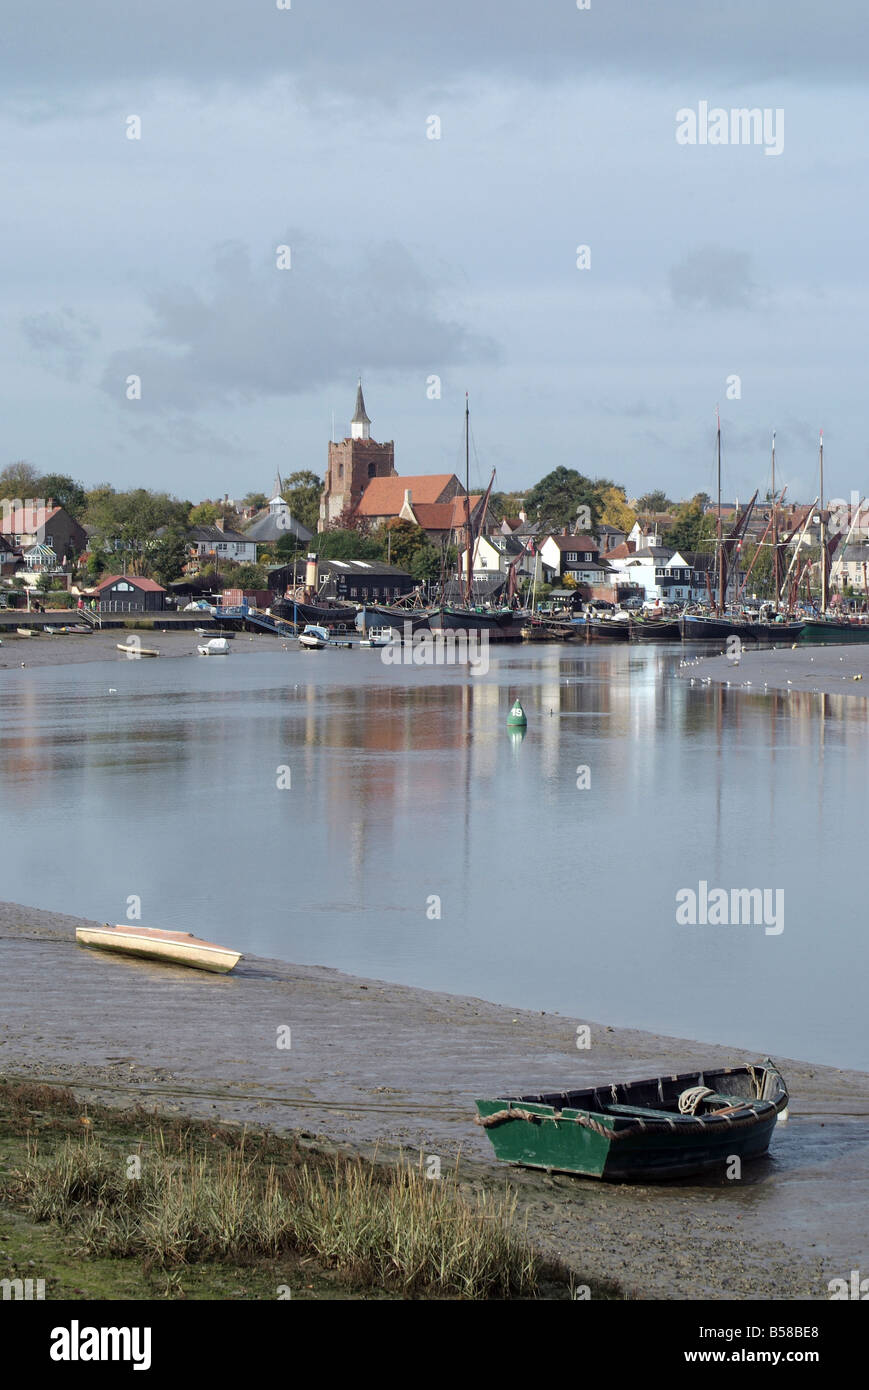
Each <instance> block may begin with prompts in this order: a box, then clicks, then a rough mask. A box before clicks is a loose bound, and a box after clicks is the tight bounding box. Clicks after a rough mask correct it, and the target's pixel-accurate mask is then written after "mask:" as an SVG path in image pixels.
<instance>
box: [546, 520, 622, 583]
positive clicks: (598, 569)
mask: <svg viewBox="0 0 869 1390" xmlns="http://www.w3.org/2000/svg"><path fill="white" fill-rule="evenodd" d="M599 551H600V547H599V546H598V543H597V541H596V540H595V539H594V537H593V536H570V535H568V534H567V533H566V532H565V533H564V534H563V535H560V536H556V535H549V536H547V537H546V539H545V540H544V541H543V543H542V544H541V545H540V556H541V559H542V560H543V563H544V565H545V566H546V568H547V569H548V570H549V571H550V573H551V574H552V575H553V576H554V577H555V578H556V579H561V580H564V579H566V578H568V576H569V577H570V578H571V579H573V580H574V582H575V583H577V584H589V585H592V584H600V583H601V582H602V579H603V576H604V574H605V573H606V571H607V569H608V565H606V564H602V563H601V561H600V558H599Z"/></svg>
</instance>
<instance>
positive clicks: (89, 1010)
mask: <svg viewBox="0 0 869 1390" xmlns="http://www.w3.org/2000/svg"><path fill="white" fill-rule="evenodd" d="M79 921H80V919H76V918H72V917H63V916H60V915H58V914H56V913H51V912H45V911H42V910H39V909H34V908H26V907H22V906H17V905H14V904H9V903H3V904H0V950H2V953H3V954H2V958H3V961H4V965H5V969H4V971H3V978H2V985H0V990H2V1004H0V1017H2V1019H3V1022H4V1031H3V1040H2V1044H0V1057H2V1058H3V1059H4V1067H3V1073H4V1075H6V1076H7V1077H8V1078H10V1079H14V1080H21V1081H25V1080H27V1081H34V1080H39V1081H43V1082H45V1083H49V1084H56V1085H64V1086H69V1087H71V1088H72V1089H73V1090H74V1091H75V1092H76V1094H78V1095H80V1096H85V1097H91V1098H93V1099H95V1100H97V1099H98V1100H100V1101H103V1102H106V1103H109V1104H111V1105H119V1106H123V1105H128V1104H135V1103H139V1104H143V1105H148V1106H153V1107H156V1108H158V1109H160V1110H163V1111H167V1112H169V1113H174V1114H180V1113H183V1114H186V1115H190V1116H192V1117H193V1118H199V1119H203V1118H205V1119H212V1120H218V1119H219V1120H220V1121H221V1122H229V1123H237V1124H248V1125H263V1126H267V1127H269V1128H272V1129H275V1130H278V1131H281V1132H289V1131H292V1130H296V1131H302V1132H303V1133H305V1134H306V1135H309V1136H312V1137H314V1138H316V1139H318V1140H321V1141H323V1142H326V1143H327V1144H331V1145H337V1146H339V1147H341V1148H345V1149H347V1150H349V1151H352V1152H356V1153H361V1154H363V1155H364V1156H366V1157H371V1156H373V1155H374V1153H375V1152H376V1153H378V1154H379V1155H380V1156H381V1157H383V1156H393V1155H397V1153H398V1151H399V1150H400V1149H404V1150H415V1151H419V1150H422V1151H423V1152H424V1153H425V1154H427V1155H431V1154H437V1155H439V1156H440V1157H441V1158H442V1159H443V1160H444V1162H445V1163H449V1162H451V1161H453V1160H454V1159H455V1157H456V1155H461V1164H462V1168H463V1171H464V1172H465V1174H466V1175H467V1174H470V1175H471V1178H472V1180H473V1181H474V1182H475V1183H479V1184H480V1185H481V1186H482V1187H484V1188H487V1189H491V1190H492V1191H496V1190H497V1191H499V1192H503V1190H504V1186H505V1184H506V1185H507V1186H508V1187H509V1188H510V1190H511V1191H513V1192H515V1193H516V1195H517V1197H518V1200H519V1209H520V1212H521V1214H522V1215H523V1216H524V1217H525V1218H526V1219H527V1223H528V1232H529V1235H530V1237H531V1239H532V1241H533V1243H534V1244H535V1245H536V1246H537V1247H538V1248H539V1249H540V1250H541V1251H542V1252H543V1253H544V1254H548V1255H552V1256H554V1257H556V1258H558V1259H561V1260H563V1261H564V1262H565V1263H567V1264H568V1265H570V1266H571V1267H574V1268H576V1269H577V1270H579V1271H585V1272H586V1274H587V1275H588V1276H590V1277H593V1278H595V1279H600V1280H601V1281H602V1282H606V1281H611V1282H615V1283H618V1284H620V1285H621V1286H622V1287H624V1289H625V1291H626V1293H627V1295H628V1296H629V1297H631V1298H690V1297H704V1298H747V1299H752V1298H792V1297H802V1298H826V1297H828V1296H829V1295H828V1292H827V1288H826V1284H827V1281H828V1280H829V1279H830V1278H833V1277H837V1276H841V1275H842V1274H843V1273H844V1275H845V1276H847V1272H848V1270H849V1269H851V1268H856V1267H860V1259H861V1256H862V1259H863V1263H864V1264H866V1263H867V1254H869V1215H866V1216H863V1215H861V1212H866V1213H869V1144H867V1139H869V1075H867V1074H865V1073H861V1072H856V1071H841V1070H837V1069H835V1068H832V1067H820V1066H813V1065H812V1064H810V1063H806V1062H793V1061H787V1060H786V1059H781V1058H777V1059H776V1061H777V1062H778V1064H779V1065H780V1066H781V1067H782V1069H783V1072H784V1074H785V1077H786V1079H787V1081H788V1084H789V1087H790V1090H791V1093H792V1107H791V1116H792V1118H791V1119H790V1120H789V1122H788V1124H787V1125H784V1126H779V1128H778V1130H777V1132H776V1134H775V1135H774V1137H773V1142H772V1147H771V1157H770V1158H769V1159H764V1160H759V1161H758V1162H757V1163H755V1164H752V1165H747V1167H746V1172H745V1176H744V1181H743V1182H742V1183H741V1184H738V1185H737V1184H734V1183H728V1182H726V1181H722V1182H717V1183H710V1182H709V1181H707V1180H704V1181H702V1182H701V1181H699V1180H686V1181H682V1182H678V1183H671V1184H667V1185H666V1186H665V1185H654V1186H653V1185H648V1186H631V1187H624V1186H611V1185H608V1184H600V1183H596V1182H593V1181H589V1180H582V1179H575V1178H571V1177H569V1176H567V1175H563V1174H551V1175H550V1174H546V1173H545V1172H542V1171H536V1170H530V1169H518V1168H509V1167H506V1166H504V1165H499V1164H497V1163H496V1162H495V1160H494V1157H493V1155H492V1151H491V1147H490V1145H489V1143H488V1140H487V1139H486V1137H485V1135H484V1133H483V1132H482V1131H481V1130H480V1129H479V1128H478V1127H477V1126H476V1125H475V1124H474V1122H473V1116H474V1104H473V1102H474V1099H475V1098H476V1097H477V1096H484V1095H491V1096H495V1095H498V1094H504V1093H505V1091H507V1092H509V1093H516V1092H522V1091H532V1090H539V1089H540V1088H541V1087H544V1088H546V1087H550V1086H551V1087H553V1088H557V1087H560V1086H562V1085H567V1084H568V1083H569V1084H570V1085H571V1086H577V1085H579V1084H583V1083H587V1084H593V1083H599V1082H601V1081H612V1080H628V1079H636V1078H640V1077H643V1076H654V1075H657V1074H659V1073H661V1072H669V1071H675V1070H684V1069H687V1068H689V1067H692V1066H693V1065H695V1064H696V1065H706V1066H712V1065H714V1064H716V1063H719V1064H721V1063H723V1064H726V1063H728V1062H739V1061H755V1060H758V1059H757V1058H756V1057H755V1056H753V1055H752V1054H749V1053H746V1052H744V1051H743V1050H741V1049H736V1048H728V1047H725V1046H722V1045H717V1046H709V1045H705V1044H699V1043H694V1042H691V1041H688V1040H681V1039H676V1038H668V1037H663V1036H660V1035H657V1034H652V1033H645V1032H641V1031H639V1030H631V1029H616V1028H612V1027H609V1026H607V1025H606V1024H600V1023H590V1027H591V1038H592V1045H591V1048H590V1049H589V1050H588V1051H578V1050H577V1048H576V1045H575V1042H576V1025H577V1023H589V1022H590V1021H589V1020H588V1019H587V1018H583V1017H581V1016H578V1017H577V1018H575V1019H574V1018H568V1017H566V1016H564V1015H562V1014H549V1013H539V1012H532V1011H530V1010H523V1009H511V1008H509V1007H506V1006H503V1005H497V1004H492V1003H489V1002H487V1001H485V1000H481V999H474V998H468V997H464V996H458V995H450V994H445V993H436V992H432V991H427V990H421V989H416V988H412V987H409V986H402V985H392V984H389V983H387V982H384V981H378V980H368V979H362V978H358V977H355V976H351V975H346V974H343V973H342V972H340V971H338V970H334V969H331V968H328V967H323V966H295V965H291V964H289V963H286V962H281V961H275V960H267V959H264V958H261V957H255V956H250V957H246V958H245V959H243V960H242V961H241V962H240V964H239V966H238V967H237V969H236V971H235V972H234V973H233V974H232V975H228V976H215V975H207V974H204V973H202V972H197V971H193V970H185V969H184V968H183V967H174V966H166V965H161V964H157V963H152V962H144V961H138V962H137V961H130V960H125V959H123V958H120V957H113V956H111V955H109V954H107V953H101V952H97V951H89V950H86V949H83V948H81V947H79V946H77V945H76V943H75V939H74V927H75V925H76V924H77V923H78V922H79ZM286 1027H289V1028H290V1029H291V1046H290V1048H289V1049H288V1050H281V1049H279V1048H278V1047H277V1045H276V1037H277V1030H279V1029H281V1028H286ZM807 1182H808V1183H810V1184H811V1186H810V1187H807V1186H806V1183H807ZM809 1194H811V1197H812V1200H811V1202H809V1201H808V1200H807V1197H808V1195H809ZM861 1197H862V1201H861ZM698 1237H699V1240H698Z"/></svg>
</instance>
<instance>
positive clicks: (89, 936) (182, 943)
mask: <svg viewBox="0 0 869 1390" xmlns="http://www.w3.org/2000/svg"><path fill="white" fill-rule="evenodd" d="M75 939H76V941H77V942H78V943H79V945H80V946H96V947H97V948H98V949H99V950H101V951H119V952H121V954H123V955H128V956H139V957H140V958H142V959H145V960H162V961H168V962H169V963H170V964H172V965H189V966H192V967H193V969H194V970H210V971H212V972H214V973H215V974H218V975H225V974H226V973H227V972H228V971H230V970H232V968H233V967H234V966H235V965H237V964H238V962H239V961H240V960H241V952H240V951H233V950H230V948H229V947H228V946H216V945H215V944H214V942H213V941H200V939H199V937H198V936H193V935H192V933H191V932H184V931H159V930H158V929H157V928H155V927H137V926H134V925H133V924H132V923H130V922H126V923H119V924H118V925H117V926H114V927H111V926H109V924H108V923H106V924H105V925H104V926H102V927H76V929H75Z"/></svg>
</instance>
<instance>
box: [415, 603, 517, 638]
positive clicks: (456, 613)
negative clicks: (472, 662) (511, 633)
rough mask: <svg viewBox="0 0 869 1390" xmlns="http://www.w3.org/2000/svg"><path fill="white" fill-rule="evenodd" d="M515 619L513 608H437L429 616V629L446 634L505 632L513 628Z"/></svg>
mask: <svg viewBox="0 0 869 1390" xmlns="http://www.w3.org/2000/svg"><path fill="white" fill-rule="evenodd" d="M514 617H515V614H514V612H513V609H512V608H501V609H493V610H486V609H482V608H436V609H435V610H434V612H432V613H430V614H429V627H431V628H432V630H433V631H438V630H440V631H445V632H446V631H454V632H492V631H503V630H504V629H505V628H510V627H512V626H513V619H514Z"/></svg>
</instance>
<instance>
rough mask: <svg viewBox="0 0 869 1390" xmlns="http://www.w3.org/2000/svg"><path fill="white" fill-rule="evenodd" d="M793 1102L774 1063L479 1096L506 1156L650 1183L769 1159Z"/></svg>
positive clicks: (485, 1120)
mask: <svg viewBox="0 0 869 1390" xmlns="http://www.w3.org/2000/svg"><path fill="white" fill-rule="evenodd" d="M787 1103H788V1092H787V1087H786V1085H785V1083H784V1080H783V1079H782V1077H781V1075H780V1073H779V1072H778V1070H777V1069H776V1067H775V1066H774V1064H773V1063H772V1062H771V1061H770V1060H769V1058H767V1059H766V1060H765V1061H764V1062H759V1063H757V1064H756V1065H754V1066H737V1067H724V1068H713V1069H711V1070H708V1071H707V1070H699V1071H690V1072H681V1073H678V1074H674V1075H672V1076H661V1077H655V1078H654V1079H653V1080H651V1081H628V1082H619V1083H616V1084H612V1085H602V1086H594V1087H590V1088H588V1089H585V1090H581V1091H566V1092H556V1093H543V1094H541V1095H527V1096H515V1097H512V1098H510V1099H500V1100H478V1101H477V1110H478V1112H479V1113H478V1115H477V1116H476V1122H477V1124H480V1125H482V1126H483V1128H484V1129H485V1130H486V1133H487V1134H488V1136H489V1138H490V1139H491V1141H492V1146H493V1148H494V1150H495V1153H496V1155H497V1157H498V1158H499V1159H501V1160H502V1161H503V1162H505V1163H517V1164H521V1165H522V1166H523V1167H526V1168H546V1169H548V1170H554V1171H556V1172H560V1173H579V1174H581V1175H583V1176H584V1177H591V1178H604V1179H611V1180H615V1181H619V1182H624V1181H627V1180H639V1181H648V1180H649V1179H652V1178H678V1177H686V1176H688V1175H690V1174H692V1173H699V1172H703V1171H704V1170H710V1169H718V1168H721V1167H723V1166H724V1164H725V1163H726V1162H727V1161H728V1160H729V1159H731V1158H733V1157H738V1158H740V1159H751V1158H759V1157H761V1155H762V1154H765V1153H766V1151H767V1149H768V1147H769V1141H770V1137H771V1135H772V1132H773V1130H774V1129H775V1125H776V1121H777V1120H778V1117H779V1115H780V1114H782V1112H783V1111H784V1110H785V1108H786V1106H787Z"/></svg>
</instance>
